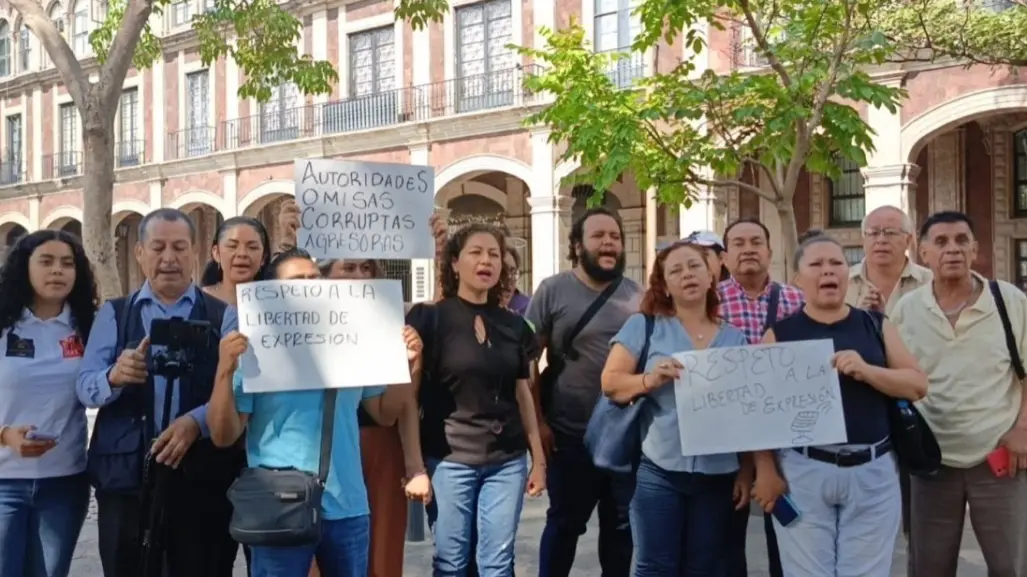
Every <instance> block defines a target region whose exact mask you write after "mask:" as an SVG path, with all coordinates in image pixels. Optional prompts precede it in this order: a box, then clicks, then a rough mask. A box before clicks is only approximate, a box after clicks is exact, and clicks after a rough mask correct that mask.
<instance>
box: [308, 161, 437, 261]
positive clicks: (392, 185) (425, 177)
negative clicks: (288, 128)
mask: <svg viewBox="0 0 1027 577" xmlns="http://www.w3.org/2000/svg"><path fill="white" fill-rule="evenodd" d="M295 179H296V204H297V205H298V207H299V210H300V228H299V230H298V231H297V243H298V245H299V247H300V248H302V249H303V250H305V251H307V252H309V253H310V255H311V256H313V257H314V258H319V259H321V258H375V259H379V258H384V259H413V258H435V239H434V236H433V235H432V232H431V227H430V226H429V225H428V219H429V218H430V217H431V214H432V212H433V211H434V209H435V170H434V169H433V168H432V167H430V166H418V165H411V164H392V163H383V162H361V161H356V160H329V159H321V158H315V159H305V160H297V161H296V177H295Z"/></svg>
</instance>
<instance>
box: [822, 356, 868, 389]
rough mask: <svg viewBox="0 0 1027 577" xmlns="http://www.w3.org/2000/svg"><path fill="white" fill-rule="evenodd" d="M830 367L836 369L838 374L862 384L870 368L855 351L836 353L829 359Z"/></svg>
mask: <svg viewBox="0 0 1027 577" xmlns="http://www.w3.org/2000/svg"><path fill="white" fill-rule="evenodd" d="M831 366H833V367H834V368H836V369H838V372H839V373H841V374H843V375H848V376H850V377H852V378H854V379H856V380H857V381H862V382H864V383H865V382H866V374H867V369H869V368H870V365H868V364H867V362H866V361H864V360H863V357H861V356H859V353H857V352H856V351H838V352H837V353H835V354H834V356H833V357H831Z"/></svg>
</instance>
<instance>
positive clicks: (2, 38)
mask: <svg viewBox="0 0 1027 577" xmlns="http://www.w3.org/2000/svg"><path fill="white" fill-rule="evenodd" d="M10 73H11V27H10V26H9V25H8V24H7V21H6V20H4V21H0V76H7V75H9V74H10Z"/></svg>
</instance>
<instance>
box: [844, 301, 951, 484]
mask: <svg viewBox="0 0 1027 577" xmlns="http://www.w3.org/2000/svg"><path fill="white" fill-rule="evenodd" d="M852 310H854V311H855V310H859V309H852ZM862 312H863V314H865V315H867V316H869V317H870V322H871V324H872V325H873V327H874V332H875V334H876V336H877V340H878V341H879V342H880V343H881V350H882V351H883V352H884V353H885V358H887V356H888V349H887V347H886V346H885V344H884V316H883V315H882V314H881V313H878V312H873V311H862ZM888 424H889V426H890V428H891V442H892V447H894V448H895V455H896V456H897V457H898V460H899V464H900V465H901V466H902V468H903V469H905V470H907V471H909V474H910V475H914V476H917V477H930V476H931V475H934V474H935V473H937V472H938V470H939V469H941V447H939V446H938V439H936V438H935V437H934V431H932V430H931V427H930V425H928V424H927V421H926V420H924V417H923V415H921V414H920V411H918V410H917V408H916V405H914V404H913V402H912V401H910V400H907V399H890V400H889V401H888Z"/></svg>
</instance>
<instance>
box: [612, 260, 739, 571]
mask: <svg viewBox="0 0 1027 577" xmlns="http://www.w3.org/2000/svg"><path fill="white" fill-rule="evenodd" d="M707 252H708V250H707V249H705V248H704V247H702V246H700V245H698V244H695V243H694V242H693V241H686V242H679V243H676V244H674V245H671V246H670V247H668V248H665V249H663V250H662V251H660V253H659V254H657V255H656V260H655V262H654V264H653V270H652V273H651V274H650V276H649V287H648V288H647V289H646V292H645V296H644V298H643V300H642V305H641V312H640V313H639V314H635V315H632V316H631V318H629V319H628V322H627V323H625V324H624V327H623V328H622V329H621V330H620V332H619V333H617V336H615V337H614V338H613V340H612V343H613V347H612V348H611V350H610V356H609V358H608V359H607V360H606V367H605V369H603V376H602V382H603V392H604V393H606V394H607V395H608V396H609V397H611V398H612V399H613V400H614V401H617V402H619V403H622V404H627V403H630V402H632V401H634V400H636V399H638V398H640V397H642V396H645V397H646V398H647V400H648V402H647V403H646V404H645V405H643V406H642V415H641V417H640V418H641V424H642V459H641V463H640V465H639V468H638V476H637V481H636V483H637V484H636V487H635V495H634V498H633V499H632V501H631V526H632V528H633V530H634V543H635V575H636V576H637V577H678V576H679V575H690V576H695V577H719V576H720V575H722V574H723V573H722V571H723V567H724V563H725V561H726V559H727V556H728V554H729V552H728V550H727V545H728V536H729V533H728V529H729V527H730V525H731V521H732V517H733V515H732V510H733V509H734V508H744V509H745V510H748V508H749V488H750V485H749V484H746V483H738V482H737V481H738V475H737V473H738V456H737V455H736V454H733V453H728V454H722V455H706V456H700V457H682V456H681V436H680V433H679V430H678V412H677V403H676V401H675V397H674V388H673V384H672V383H673V381H674V380H675V379H677V378H678V377H679V376H680V374H679V370H680V369H682V368H683V367H682V366H681V364H680V363H678V362H677V361H675V360H673V359H672V358H671V355H673V354H675V353H679V352H682V351H693V350H703V349H706V348H708V347H729V346H741V345H745V344H746V340H745V335H743V334H742V332H741V331H740V330H738V329H737V328H735V327H733V326H731V325H730V324H727V323H725V322H724V321H722V320H721V319H720V318H719V317H718V316H717V307H718V304H719V303H718V299H717V291H716V288H715V287H714V286H713V282H712V281H713V274H712V270H711V269H710V268H709V265H708V264H707V261H706V253H707ZM647 316H648V317H650V318H654V320H655V322H654V324H653V332H652V336H651V337H650V339H649V347H648V350H647V354H646V358H645V359H643V361H644V367H645V369H644V371H643V373H642V374H638V373H637V372H636V367H637V366H638V360H639V359H638V357H639V355H641V354H642V350H643V349H644V347H645V345H646V341H645V339H646V317H647Z"/></svg>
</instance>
